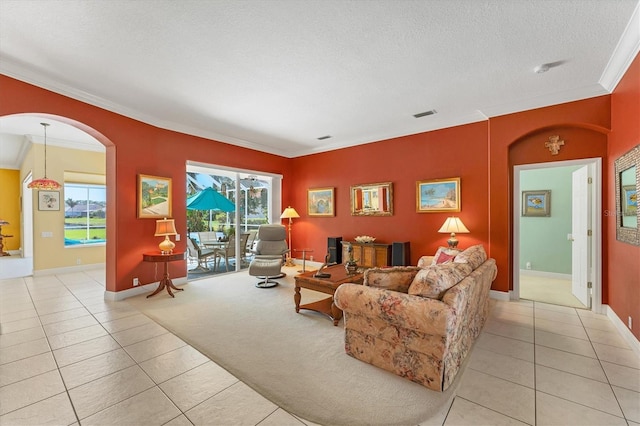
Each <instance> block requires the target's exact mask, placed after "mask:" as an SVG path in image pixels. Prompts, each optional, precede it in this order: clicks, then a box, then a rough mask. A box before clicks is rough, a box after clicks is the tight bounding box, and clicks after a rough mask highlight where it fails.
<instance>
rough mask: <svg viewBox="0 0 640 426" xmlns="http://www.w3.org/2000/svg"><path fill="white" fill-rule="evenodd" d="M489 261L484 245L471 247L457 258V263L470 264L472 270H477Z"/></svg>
mask: <svg viewBox="0 0 640 426" xmlns="http://www.w3.org/2000/svg"><path fill="white" fill-rule="evenodd" d="M486 260H487V252H486V251H484V247H483V246H482V244H478V245H475V246H471V247H469V248H467V249H466V250H464V251H463V252H462V253H460V254H459V255H457V256H456V258H455V259H454V260H453V261H454V262H455V263H468V264H469V265H470V266H471V268H473V269H476V268H477V267H478V266H480V265H482V264H483V263H484V262H485V261H486Z"/></svg>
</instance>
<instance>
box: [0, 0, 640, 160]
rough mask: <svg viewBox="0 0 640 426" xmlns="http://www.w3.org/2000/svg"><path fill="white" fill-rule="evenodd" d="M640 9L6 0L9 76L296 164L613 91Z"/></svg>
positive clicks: (441, 2)
mask: <svg viewBox="0 0 640 426" xmlns="http://www.w3.org/2000/svg"><path fill="white" fill-rule="evenodd" d="M638 4H639V1H638V0H599V1H596V0H449V1H445V0H356V1H354V0H338V1H336V0H306V1H305V0H269V1H263V0H242V1H231V0H182V1H170V0H136V1H133V0H110V1H102V0H84V1H76V0H74V1H69V0H58V1H46V0H20V1H14V0H0V72H2V73H3V74H6V75H9V76H12V77H16V78H18V79H21V80H24V81H27V82H30V83H33V84H36V85H38V86H41V87H45V88H47V89H50V90H53V91H56V92H59V93H62V94H65V95H68V96H71V97H74V98H76V99H80V100H83V101H86V102H88V103H91V104H94V105H98V106H101V107H103V108H106V109H108V110H111V111H115V112H118V113H121V114H123V115H126V116H129V117H133V118H135V119H138V120H141V121H144V122H147V123H150V124H152V125H155V126H158V127H162V128H167V129H172V130H177V131H181V132H185V133H189V134H194V135H198V136H203V137H207V138H211V139H216V140H221V141H225V142H229V143H232V144H235V145H240V146H245V147H250V148H254V149H257V150H261V151H265V152H270V153H274V154H278V155H283V156H286V157H296V156H300V155H305V154H310V153H314V152H321V151H326V150H330V149H335V148H340V147H345V146H352V145H357V144H362V143H367V142H372V141H377V140H381V139H386V138H391V137H396V136H402V135H407V134H414V133H419V132H424V131H428V130H433V129H438V128H443V127H449V126H453V125H458V124H464V123H469V122H474V121H480V120H485V119H486V118H487V117H491V116H496V115H502V114H506V113H511V112H516V111H522V110H526V109H531V108H536V107H541V106H546V105H550V104H555V103H559V102H566V101H572V100H577V99H584V98H588V97H593V96H598V95H602V94H606V93H610V92H611V90H613V88H614V87H615V84H617V82H618V80H619V78H620V76H621V75H622V73H623V72H624V71H625V69H626V67H627V66H628V65H629V63H630V61H631V60H632V59H633V57H634V56H635V55H636V54H637V52H638V49H639V45H640V43H639V41H638V40H639V39H640V36H639V35H638V33H640V28H639V27H640V24H639V22H640V19H639V18H638ZM634 11H635V12H634ZM544 63H553V64H555V65H557V66H553V67H551V69H550V70H549V71H548V72H546V73H543V74H537V73H535V72H533V70H534V68H535V67H536V66H538V65H540V64H544ZM0 96H2V94H0ZM432 109H435V110H436V111H437V114H435V115H431V116H427V117H423V118H418V119H417V118H414V117H413V114H416V113H420V112H423V111H427V110H432ZM4 120H5V119H0V133H3V134H5V136H6V134H7V133H8V132H7V131H5V130H6V126H5V125H4V124H3V121H4ZM36 127H37V128H36V129H31V130H30V131H29V132H27V131H26V130H24V133H31V134H41V132H42V130H41V128H39V126H38V125H37V123H36ZM50 130H51V132H52V133H50V135H52V134H53V132H55V129H53V126H52V128H51V129H50ZM325 135H331V136H332V138H330V139H327V140H324V141H319V140H318V139H317V138H318V137H321V136H325ZM53 137H56V136H53ZM1 140H2V138H0V141H1ZM0 150H3V151H4V148H3V145H1V144H0ZM0 155H2V153H1V152H0ZM1 163H2V160H1V159H0V164H1Z"/></svg>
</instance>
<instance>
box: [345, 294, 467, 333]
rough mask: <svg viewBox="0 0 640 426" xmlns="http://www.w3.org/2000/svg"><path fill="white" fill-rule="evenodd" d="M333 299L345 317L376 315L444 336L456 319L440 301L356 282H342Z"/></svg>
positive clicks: (449, 309)
mask: <svg viewBox="0 0 640 426" xmlns="http://www.w3.org/2000/svg"><path fill="white" fill-rule="evenodd" d="M333 300H334V303H335V304H336V306H337V307H339V308H340V309H342V310H343V311H344V312H345V314H346V316H347V317H348V315H361V316H364V317H371V318H378V319H380V320H383V321H385V322H386V323H388V324H389V325H391V326H393V327H397V328H404V329H409V330H417V331H420V332H422V333H425V334H430V335H437V336H446V335H447V332H448V330H450V329H451V327H453V326H454V325H455V321H456V317H455V312H454V310H453V309H452V308H451V307H450V306H448V305H447V304H445V303H443V302H441V301H440V300H437V299H429V298H426V297H421V296H412V295H409V294H405V293H400V292H397V291H392V290H386V289H380V288H375V287H367V286H363V285H358V284H342V285H341V286H339V287H338V288H337V290H336V293H335V294H334V296H333Z"/></svg>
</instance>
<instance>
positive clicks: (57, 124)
mask: <svg viewBox="0 0 640 426" xmlns="http://www.w3.org/2000/svg"><path fill="white" fill-rule="evenodd" d="M43 122H46V123H48V124H50V126H48V127H47V155H46V157H47V177H49V178H53V179H55V180H57V181H58V182H59V183H61V184H63V185H64V183H65V181H67V180H68V179H70V178H69V174H70V173H71V174H73V173H75V174H76V176H77V175H78V174H82V173H86V174H87V175H89V174H91V175H95V176H98V175H102V179H103V181H104V182H106V180H107V179H108V176H107V174H108V173H107V170H109V167H107V163H109V162H110V161H113V159H114V156H113V151H114V150H115V147H114V146H113V144H112V143H111V142H110V141H109V140H108V139H107V138H106V137H104V136H103V135H102V134H101V133H100V132H98V131H96V130H95V129H92V128H90V127H88V126H86V125H84V124H82V123H79V122H77V121H75V120H71V119H68V118H66V117H61V116H55V115H51V114H42V113H37V112H34V113H25V114H12V115H6V116H2V117H0V141H1V142H2V146H3V147H11V149H10V151H11V152H17V153H18V155H16V156H15V157H14V159H13V161H14V163H13V168H15V169H16V170H17V172H18V173H19V174H20V186H21V188H20V200H17V201H16V202H17V203H19V204H20V205H21V211H20V232H19V240H20V244H19V247H20V250H19V251H18V254H19V255H20V257H21V258H24V259H28V260H26V261H27V262H29V261H32V266H31V267H30V268H29V269H27V270H26V271H25V270H22V271H20V273H21V274H24V275H30V274H32V273H36V274H37V273H38V271H41V272H46V271H48V270H52V269H57V268H67V270H72V269H73V268H77V269H82V268H83V267H86V266H87V265H91V264H95V263H98V262H100V263H102V264H106V260H107V258H108V256H106V250H108V246H109V243H108V238H107V243H106V244H104V243H103V244H102V245H101V246H102V247H101V248H99V249H97V250H96V246H97V245H96V246H94V247H91V250H83V249H84V247H83V248H80V249H74V250H66V248H67V247H65V245H64V241H65V229H64V223H65V219H64V217H65V210H66V205H65V201H64V200H65V194H64V190H61V191H59V192H60V194H59V197H60V203H59V208H58V209H57V210H53V211H52V210H49V211H43V210H41V209H39V207H38V196H39V194H38V191H33V190H31V189H27V184H28V180H29V179H31V178H33V179H36V178H40V177H42V176H41V175H43V174H44V170H43V168H44V148H43V145H42V144H43V140H44V135H43V130H42V125H41V123H43ZM3 151H5V150H4V149H3ZM109 151H111V153H109ZM89 157H91V158H92V159H91V161H89ZM110 157H111V160H110V159H109V158H110ZM8 167H12V166H11V164H9V165H8ZM76 180H77V178H76ZM107 192H109V191H107ZM107 198H108V195H107ZM30 204H31V205H32V207H29V205H30ZM111 210H112V209H110V208H109V202H108V200H107V212H106V216H107V221H108V220H109V216H110V214H109V212H110V211H111ZM111 216H112V215H111ZM108 229H109V225H108V223H107V230H108ZM107 232H108V231H107ZM3 269H4V268H3Z"/></svg>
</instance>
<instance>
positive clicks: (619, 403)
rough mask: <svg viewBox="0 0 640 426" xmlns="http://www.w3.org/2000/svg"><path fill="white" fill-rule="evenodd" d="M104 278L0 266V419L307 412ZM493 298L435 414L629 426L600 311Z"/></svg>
mask: <svg viewBox="0 0 640 426" xmlns="http://www.w3.org/2000/svg"><path fill="white" fill-rule="evenodd" d="M103 291H104V270H95V271H87V272H78V273H70V274H60V275H55V276H45V277H26V278H13V279H5V280H0V425H26V424H38V425H39V424H56V425H78V424H82V425H102V424H118V425H191V424H194V425H211V424H214V425H236V424H243V425H244V424H248V425H258V424H260V425H261V426H269V425H304V424H310V423H308V422H304V421H302V420H300V419H298V418H296V417H295V416H293V415H291V414H289V413H287V412H286V411H284V410H283V409H281V408H279V407H277V406H276V405H274V404H273V403H272V402H270V401H268V400H267V399H265V398H264V397H262V396H261V395H259V394H257V393H256V392H254V391H253V390H252V389H250V388H249V387H248V386H246V385H245V384H244V383H242V382H241V381H240V380H238V379H237V378H235V377H233V376H232V375H230V374H229V373H227V372H226V371H225V370H223V369H222V368H220V367H219V366H217V365H216V364H215V363H213V362H212V361H210V360H209V359H208V358H206V357H205V356H203V355H202V354H200V353H199V352H198V351H196V350H195V349H193V348H192V347H190V346H189V345H187V344H186V343H185V342H183V341H182V340H180V338H179V336H175V335H173V334H172V333H170V332H168V331H167V330H166V329H164V328H162V327H160V326H159V325H157V324H156V323H154V322H153V321H151V320H150V319H148V318H147V317H146V316H144V315H142V314H140V313H139V312H138V311H136V310H134V309H132V308H131V307H129V305H128V304H127V303H126V302H105V301H104V300H103ZM492 305H493V308H492V312H491V317H490V319H489V320H488V322H487V324H486V326H485V329H484V330H483V333H482V335H481V336H480V338H479V339H478V341H477V343H476V345H475V346H474V349H473V351H472V353H471V354H470V358H469V363H468V367H467V369H466V371H465V372H464V374H463V376H462V378H461V379H462V380H461V383H460V386H459V388H458V391H457V396H456V398H455V399H454V401H453V403H452V405H451V407H450V408H449V409H448V410H444V411H443V413H442V416H441V418H439V419H434V420H435V424H440V425H442V424H444V425H458V424H474V425H478V424H486V425H493V424H495V425H498V424H530V425H547V424H563V425H571V424H576V425H577V424H580V425H584V424H594V425H614V424H621V425H625V424H627V425H639V426H640V357H638V356H637V355H636V354H635V353H634V352H633V351H632V350H631V349H630V348H629V346H628V345H627V344H626V342H625V341H624V340H623V339H622V337H621V336H620V335H619V334H618V333H617V331H616V330H615V328H614V327H613V325H612V323H611V322H610V321H609V320H608V319H607V318H606V317H605V316H601V315H595V314H593V313H590V312H588V311H581V310H576V309H573V308H566V307H561V306H555V305H547V304H544V303H534V302H529V301H520V302H500V301H492ZM428 424H434V423H433V422H428Z"/></svg>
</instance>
